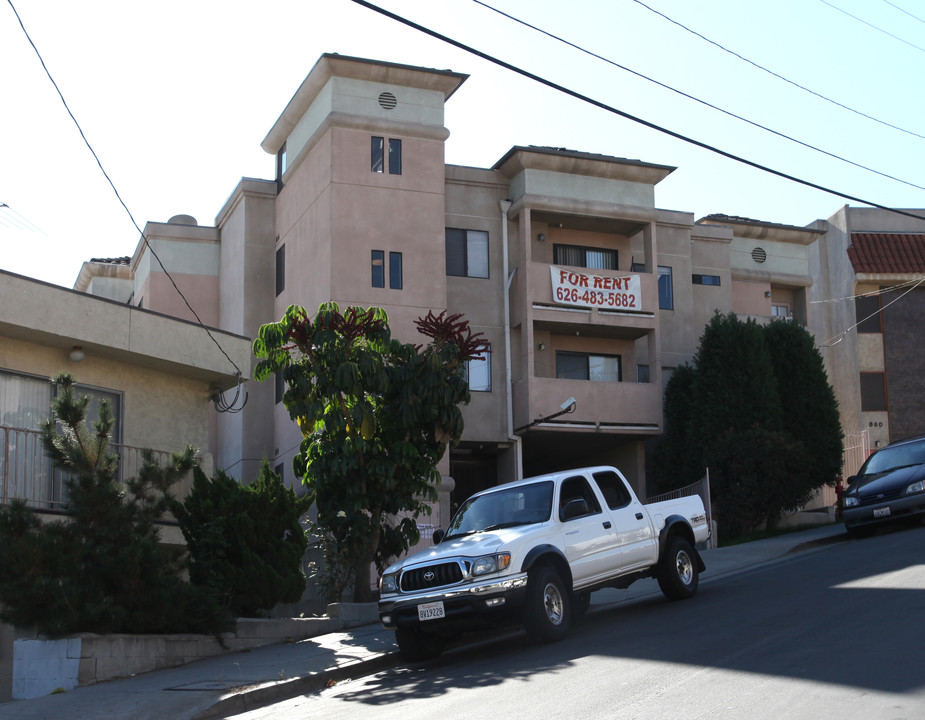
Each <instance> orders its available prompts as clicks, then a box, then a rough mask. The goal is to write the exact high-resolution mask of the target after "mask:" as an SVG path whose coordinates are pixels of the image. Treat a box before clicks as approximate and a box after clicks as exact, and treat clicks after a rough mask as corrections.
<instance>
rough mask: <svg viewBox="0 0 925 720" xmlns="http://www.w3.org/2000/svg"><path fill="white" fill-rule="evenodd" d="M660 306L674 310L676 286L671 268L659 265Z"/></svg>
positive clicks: (663, 308) (662, 308)
mask: <svg viewBox="0 0 925 720" xmlns="http://www.w3.org/2000/svg"><path fill="white" fill-rule="evenodd" d="M658 307H659V309H661V310H674V287H673V286H672V283H671V268H670V267H666V266H665V265H659V266H658Z"/></svg>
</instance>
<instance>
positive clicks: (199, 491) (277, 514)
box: [174, 458, 310, 617]
mask: <svg viewBox="0 0 925 720" xmlns="http://www.w3.org/2000/svg"><path fill="white" fill-rule="evenodd" d="M309 505H310V502H309V501H308V499H307V498H304V497H302V498H300V497H297V496H296V494H295V493H294V492H293V491H292V489H290V488H286V487H285V486H284V485H283V483H282V480H281V479H280V477H279V475H277V474H276V473H274V472H273V470H272V469H271V468H270V463H269V462H268V461H267V459H266V458H264V461H263V464H262V466H261V468H260V472H259V474H258V475H257V479H256V480H255V481H254V482H252V483H251V484H250V485H242V484H241V483H239V482H238V481H237V480H235V479H234V478H232V477H229V476H228V475H226V474H225V473H224V472H222V471H219V472H218V473H217V474H216V476H215V477H214V478H212V479H209V478H208V477H207V476H206V474H205V473H204V472H203V471H202V470H201V469H200V468H199V467H195V468H193V488H192V490H191V491H190V494H189V495H188V496H187V497H186V498H185V499H184V501H183V502H182V503H176V504H175V508H174V514H175V515H176V517H177V520H178V521H179V523H180V529H181V530H182V531H183V536H184V537H185V538H186V546H187V550H188V551H189V572H190V581H191V582H192V583H193V584H194V585H197V586H201V587H205V588H208V589H209V590H210V591H211V592H212V593H213V594H214V595H215V596H217V597H218V598H219V599H220V602H221V605H222V607H223V608H224V610H225V611H226V612H227V613H228V614H229V615H230V616H231V617H255V616H258V615H259V614H260V612H261V611H263V610H269V609H271V608H272V607H273V606H274V605H276V604H277V603H280V602H287V603H292V602H297V601H298V600H300V599H301V597H302V594H303V592H304V591H305V575H304V574H303V572H302V565H301V563H302V556H303V555H304V553H305V549H306V547H307V545H308V540H307V538H306V537H305V531H304V530H303V529H302V526H301V525H300V522H299V521H300V518H301V516H302V515H304V514H305V513H306V512H307V511H308V508H309Z"/></svg>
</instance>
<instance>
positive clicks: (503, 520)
mask: <svg viewBox="0 0 925 720" xmlns="http://www.w3.org/2000/svg"><path fill="white" fill-rule="evenodd" d="M552 489H553V483H552V482H549V481H546V482H538V483H531V484H530V485H518V486H517V487H512V488H507V489H505V490H498V491H496V492H490V493H485V494H484V495H476V496H475V497H471V498H469V499H468V500H466V502H465V503H463V506H462V507H461V508H459V510H458V511H457V512H456V515H454V516H453V520H452V521H451V522H450V527H449V529H448V530H447V533H446V537H447V538H453V537H459V536H460V535H469V534H471V533H479V532H486V531H489V530H497V529H499V528H505V527H514V526H516V525H530V524H532V523H541V522H546V521H547V520H548V519H549V516H550V514H551V512H552Z"/></svg>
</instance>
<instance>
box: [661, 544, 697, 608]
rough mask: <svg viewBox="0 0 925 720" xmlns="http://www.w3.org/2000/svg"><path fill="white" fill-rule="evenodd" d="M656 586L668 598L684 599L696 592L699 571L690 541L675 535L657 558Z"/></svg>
mask: <svg viewBox="0 0 925 720" xmlns="http://www.w3.org/2000/svg"><path fill="white" fill-rule="evenodd" d="M656 578H657V579H658V586H659V588H661V590H662V592H663V593H664V595H665V597H667V598H668V599H669V600H685V599H687V598H689V597H693V596H694V594H695V593H696V592H697V585H698V583H699V579H700V578H699V573H698V571H697V557H696V555H695V554H694V549H693V548H692V547H691V545H690V543H689V542H687V540H685V539H684V538H682V537H678V536H675V537H673V538H671V539H670V540H669V541H668V547H667V548H665V553H664V555H662V559H661V560H659V564H658V573H657V575H656Z"/></svg>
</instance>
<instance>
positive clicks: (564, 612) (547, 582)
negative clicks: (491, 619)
mask: <svg viewBox="0 0 925 720" xmlns="http://www.w3.org/2000/svg"><path fill="white" fill-rule="evenodd" d="M523 622H524V627H525V628H526V629H527V632H528V633H529V634H530V635H531V636H533V638H534V639H536V640H539V641H540V642H555V641H556V640H561V639H562V638H563V637H565V636H566V635H567V634H568V631H569V628H570V627H571V622H572V611H571V606H570V603H569V593H568V591H567V590H566V589H565V583H563V582H562V579H561V578H560V577H559V574H558V573H557V572H556V571H555V570H553V569H552V568H550V567H546V566H543V567H539V568H537V569H536V570H534V571H531V572H530V579H529V581H528V583H527V601H526V606H525V607H524V618H523Z"/></svg>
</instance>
